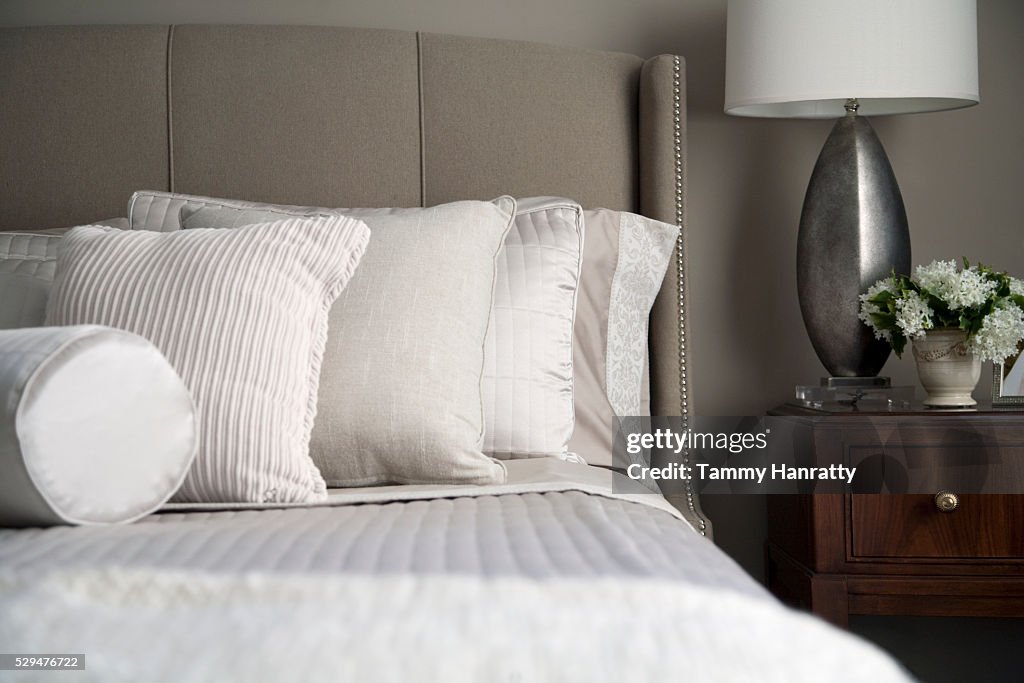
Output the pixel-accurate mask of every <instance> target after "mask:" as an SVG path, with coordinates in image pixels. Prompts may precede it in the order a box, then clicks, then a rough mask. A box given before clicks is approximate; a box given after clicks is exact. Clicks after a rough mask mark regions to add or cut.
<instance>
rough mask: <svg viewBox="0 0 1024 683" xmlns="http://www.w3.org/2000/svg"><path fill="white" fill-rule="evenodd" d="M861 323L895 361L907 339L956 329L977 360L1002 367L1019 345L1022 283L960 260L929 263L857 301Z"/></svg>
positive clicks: (1023, 329) (1023, 336) (1023, 320)
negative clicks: (887, 347)
mask: <svg viewBox="0 0 1024 683" xmlns="http://www.w3.org/2000/svg"><path fill="white" fill-rule="evenodd" d="M860 319H861V320H863V321H864V323H865V324H867V325H868V326H869V327H871V328H872V329H873V330H874V331H875V336H876V337H878V338H879V339H884V340H885V341H887V342H889V344H891V345H892V349H893V351H895V352H896V355H897V356H899V355H901V354H902V353H903V349H904V348H905V346H906V343H907V340H908V339H921V338H923V337H924V336H925V333H926V332H927V331H928V330H932V329H942V328H946V329H961V330H964V331H965V332H966V333H967V344H968V348H969V349H970V350H971V351H973V352H974V354H975V356H977V357H978V358H980V359H981V360H991V361H994V362H996V363H1001V362H1003V361H1004V360H1006V359H1007V358H1009V357H1010V356H1013V355H1015V354H1016V353H1017V352H1018V349H1019V345H1020V343H1021V341H1022V340H1024V282H1022V281H1021V280H1018V279H1017V278H1015V277H1010V276H1009V275H1007V274H1006V273H1002V272H997V271H994V270H992V269H991V268H988V267H987V266H983V265H981V264H980V263H979V264H978V265H975V266H972V265H970V263H968V261H967V259H964V264H963V268H962V269H958V268H957V265H956V262H955V261H932V262H931V263H930V264H928V265H927V266H918V267H917V268H916V269H915V270H914V276H913V277H907V276H905V275H892V276H890V277H887V278H885V279H882V280H879V281H878V282H876V283H875V284H873V285H872V286H871V287H870V288H869V289H868V291H867V292H866V293H865V294H861V295H860Z"/></svg>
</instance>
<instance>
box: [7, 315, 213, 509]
mask: <svg viewBox="0 0 1024 683" xmlns="http://www.w3.org/2000/svg"><path fill="white" fill-rule="evenodd" d="M196 444H197V438H196V422H195V415H194V408H193V404H192V399H191V397H190V396H189V393H188V390H187V389H186V388H185V385H184V383H182V381H181V379H180V378H179V377H178V375H177V374H176V373H175V372H174V369H173V368H172V367H171V366H170V364H169V363H168V362H167V361H166V360H165V359H164V357H163V356H162V355H161V354H160V352H159V351H158V350H157V349H156V348H154V346H153V345H152V344H150V343H149V342H147V341H146V340H145V339H143V338H142V337H139V336H136V335H134V334H129V333H128V332H122V331H120V330H113V329H110V328H106V327H99V326H95V325H85V326H78V327H52V328H46V327H36V328H31V329H20V330H5V331H0V525H3V526H47V525H52V524H98V523H112V522H129V521H132V520H134V519H137V518H139V517H141V516H143V515H145V514H148V513H150V512H152V511H153V510H155V509H157V508H158V507H160V505H162V504H163V503H164V502H165V501H166V500H167V499H168V498H169V497H170V496H171V494H172V493H174V491H175V490H177V488H178V486H179V485H180V484H181V482H182V480H183V479H184V478H185V474H186V472H188V469H189V465H190V464H191V463H192V459H193V457H194V456H195V453H196Z"/></svg>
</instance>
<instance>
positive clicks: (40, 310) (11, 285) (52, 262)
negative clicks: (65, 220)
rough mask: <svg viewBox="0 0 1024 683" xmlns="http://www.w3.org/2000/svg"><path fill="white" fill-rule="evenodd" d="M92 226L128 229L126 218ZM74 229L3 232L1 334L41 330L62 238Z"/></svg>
mask: <svg viewBox="0 0 1024 683" xmlns="http://www.w3.org/2000/svg"><path fill="white" fill-rule="evenodd" d="M92 225H108V226H110V227H117V228H122V229H124V228H127V227H128V225H129V223H128V219H127V218H108V219H106V220H103V221H99V222H97V223H93V224H92ZM70 229H71V228H50V229H47V230H25V231H22V232H0V330H8V329H14V328H19V327H39V326H40V325H42V324H43V320H44V319H45V318H46V300H47V298H48V297H49V296H50V286H51V285H52V284H53V274H54V269H55V268H56V263H57V245H58V244H59V243H60V236H61V235H63V234H64V233H65V232H67V231H68V230H70Z"/></svg>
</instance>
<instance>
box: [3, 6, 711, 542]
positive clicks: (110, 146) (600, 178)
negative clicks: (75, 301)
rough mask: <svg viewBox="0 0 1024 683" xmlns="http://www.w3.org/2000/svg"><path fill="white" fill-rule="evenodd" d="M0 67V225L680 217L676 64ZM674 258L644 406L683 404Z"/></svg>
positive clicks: (420, 39)
mask: <svg viewBox="0 0 1024 683" xmlns="http://www.w3.org/2000/svg"><path fill="white" fill-rule="evenodd" d="M0 64H2V65H3V68H0V149H3V150H4V153H3V154H2V155H0V185H2V187H3V201H2V202H0V230H18V229H38V228H51V227H63V226H69V225H76V224H79V223H84V222H89V221H94V220H97V219H100V218H106V217H110V216H119V215H124V213H125V207H126V204H127V201H128V197H129V196H130V195H131V193H132V192H133V191H135V190H138V189H143V188H145V189H163V190H171V191H177V192H187V193H194V194H202V195H209V196H218V197H234V198H240V199H250V200H258V201H265V202H276V203H284V204H303V205H319V206H421V205H422V206H428V205H432V204H437V203H441V202H446V201H451V200H454V199H465V198H479V199H490V198H493V197H494V196H497V195H500V194H510V195H513V196H519V197H525V196H533V195H560V196H565V197H572V198H574V199H576V200H578V201H579V202H580V203H581V204H583V205H584V206H587V207H598V206H604V207H608V208H613V209H623V210H630V211H634V212H638V213H643V214H645V215H647V216H650V217H652V218H657V219H660V220H664V221H667V222H671V223H677V224H680V225H684V223H685V206H686V203H685V187H686V183H685V172H686V165H685V161H686V154H685V140H686V136H685V133H686V117H685V98H684V93H685V84H684V71H683V67H682V60H681V59H679V58H678V57H672V56H661V57H655V58H653V59H649V60H647V61H643V60H641V59H639V58H638V57H634V56H630V55H624V54H618V53H610V52H596V51H590V50H581V49H574V48H565V47H555V46H549V45H537V44H533V43H522V42H512V41H504V40H492V39H480V38H465V37H454V36H444V35H435V34H428V33H408V32H401V31H384V30H369V29H351V28H339V27H321V26H226V25H210V26H206V25H183V26H75V27H40V28H14V29H0ZM684 235H685V230H684ZM682 245H683V240H681V241H680V246H682ZM679 256H680V258H679V259H678V260H677V264H676V267H673V268H670V269H669V274H668V277H666V280H665V284H664V287H663V289H662V292H661V295H660V296H659V299H658V301H657V303H656V305H655V308H654V311H653V313H652V317H651V340H650V350H651V391H652V408H653V410H654V413H655V414H657V415H679V414H686V413H688V412H689V411H690V410H691V397H690V396H689V392H688V387H687V384H686V376H685V365H686V362H687V361H688V360H689V359H688V357H687V349H686V321H687V318H686V316H685V313H686V311H685V304H686V292H685V287H683V286H682V285H683V284H684V283H685V258H684V257H685V249H682V250H681V251H680V254H679ZM679 495H680V498H679V499H678V500H677V504H678V505H679V506H680V507H681V508H684V509H685V511H688V512H689V513H690V514H691V516H692V517H694V519H695V521H696V522H697V524H698V525H702V526H703V527H704V528H706V529H708V530H710V528H709V527H708V526H707V524H706V521H705V520H703V519H702V516H701V515H700V514H699V506H698V505H697V504H696V500H695V499H694V498H692V497H690V496H688V492H685V491H681V492H680V494H679Z"/></svg>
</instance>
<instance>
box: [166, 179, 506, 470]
mask: <svg viewBox="0 0 1024 683" xmlns="http://www.w3.org/2000/svg"><path fill="white" fill-rule="evenodd" d="M179 199H180V198H179ZM182 206H183V207H184V208H182V209H181V216H182V219H183V224H184V227H185V228H186V232H188V231H190V230H192V229H194V228H197V227H199V226H219V227H232V226H240V225H242V224H244V223H245V222H246V221H248V220H252V219H254V218H257V217H259V216H260V215H263V216H264V217H266V216H273V215H281V213H282V212H284V213H288V212H289V211H296V212H300V213H301V212H304V211H308V212H314V213H322V212H325V211H330V210H329V209H318V208H303V207H276V206H268V205H253V204H246V203H238V202H229V201H224V202H222V201H220V200H216V199H208V198H194V197H193V198H188V199H186V201H185V202H184V203H183V204H182ZM254 209H261V210H266V211H268V212H269V213H267V214H260V213H258V212H257V213H253V210H254ZM337 211H344V212H345V214H346V215H350V216H357V217H359V218H360V219H362V220H364V221H366V223H367V225H369V226H370V229H371V231H372V232H373V240H372V242H371V243H370V246H369V248H368V249H367V252H366V256H364V258H363V263H362V266H361V267H360V268H359V271H358V272H357V273H356V275H355V277H353V278H352V282H351V283H350V285H349V287H348V288H347V289H346V290H345V292H344V293H343V294H342V296H341V297H340V298H339V299H338V302H337V303H336V304H335V306H334V308H333V309H332V311H331V334H330V336H329V337H328V341H327V348H326V351H325V356H324V364H323V370H322V377H321V383H320V396H319V405H320V412H319V415H318V416H317V421H316V425H315V426H314V428H313V437H312V440H311V442H310V453H311V455H312V457H313V460H314V462H315V463H316V464H317V466H318V467H319V468H320V471H321V472H322V473H323V476H324V478H325V479H326V481H327V484H328V485H329V486H338V487H344V486H369V485H373V484H382V483H398V484H493V483H501V482H503V481H504V479H505V468H504V466H503V465H501V463H500V462H498V461H496V460H494V459H492V458H490V457H488V456H486V455H485V454H484V453H483V452H482V450H481V445H482V441H483V431H484V417H483V403H482V398H481V389H480V385H481V376H482V373H483V366H484V341H485V339H486V335H487V329H488V323H489V320H490V312H491V303H492V301H493V297H494V283H495V271H496V263H495V260H496V257H497V254H498V251H499V250H500V248H501V245H502V243H503V241H504V239H505V235H506V233H507V232H508V230H509V227H510V225H511V221H512V218H513V215H514V213H515V200H513V199H512V198H511V197H501V198H498V199H496V200H494V201H493V202H479V201H465V202H454V203H451V204H442V205H440V206H435V207H430V208H425V209H338V210H337ZM165 213H166V212H165V211H162V210H158V211H156V212H154V211H152V210H150V215H157V216H160V215H164V214H165Z"/></svg>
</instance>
